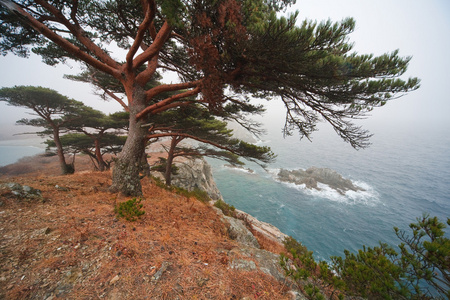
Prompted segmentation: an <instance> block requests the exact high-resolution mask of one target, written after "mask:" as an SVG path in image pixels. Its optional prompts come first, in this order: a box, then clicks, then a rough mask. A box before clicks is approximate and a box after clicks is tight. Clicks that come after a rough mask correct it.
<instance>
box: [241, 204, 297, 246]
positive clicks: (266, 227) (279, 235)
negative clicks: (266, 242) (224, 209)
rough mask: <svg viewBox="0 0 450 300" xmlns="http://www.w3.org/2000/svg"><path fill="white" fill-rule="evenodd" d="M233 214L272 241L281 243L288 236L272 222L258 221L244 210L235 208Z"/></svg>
mask: <svg viewBox="0 0 450 300" xmlns="http://www.w3.org/2000/svg"><path fill="white" fill-rule="evenodd" d="M235 214H236V217H237V218H238V219H240V220H245V222H246V223H247V224H249V225H250V226H251V227H252V229H253V230H254V231H256V232H259V233H261V234H262V235H263V236H265V237H266V238H268V239H270V240H272V241H275V242H278V243H280V244H282V243H283V241H284V240H285V239H286V238H288V237H289V236H288V235H287V234H284V233H283V232H281V231H280V229H278V228H277V227H275V226H273V225H272V224H269V223H266V222H263V221H260V220H258V219H257V218H255V217H253V216H252V215H249V214H248V213H246V212H244V211H241V210H238V209H236V210H235Z"/></svg>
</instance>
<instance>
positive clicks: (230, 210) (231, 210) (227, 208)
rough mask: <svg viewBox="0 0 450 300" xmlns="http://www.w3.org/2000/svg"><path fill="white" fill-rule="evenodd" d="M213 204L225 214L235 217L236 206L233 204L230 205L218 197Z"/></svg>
mask: <svg viewBox="0 0 450 300" xmlns="http://www.w3.org/2000/svg"><path fill="white" fill-rule="evenodd" d="M214 206H215V207H217V208H218V209H220V210H221V211H222V212H223V214H224V215H225V216H229V217H236V213H235V210H236V208H235V207H234V206H233V205H230V204H228V203H226V202H225V201H223V200H220V199H219V200H217V201H216V202H215V203H214Z"/></svg>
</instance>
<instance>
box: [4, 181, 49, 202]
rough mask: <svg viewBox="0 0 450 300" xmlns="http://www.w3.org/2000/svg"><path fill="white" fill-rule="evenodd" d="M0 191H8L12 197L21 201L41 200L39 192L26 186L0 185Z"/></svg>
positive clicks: (14, 184) (12, 183)
mask: <svg viewBox="0 0 450 300" xmlns="http://www.w3.org/2000/svg"><path fill="white" fill-rule="evenodd" d="M0 189H1V190H9V191H10V193H11V194H12V195H14V196H16V197H19V198H22V199H28V200H31V199H34V200H42V194H41V191H40V190H37V189H34V188H32V187H30V186H28V185H20V184H18V183H14V182H11V183H5V184H0Z"/></svg>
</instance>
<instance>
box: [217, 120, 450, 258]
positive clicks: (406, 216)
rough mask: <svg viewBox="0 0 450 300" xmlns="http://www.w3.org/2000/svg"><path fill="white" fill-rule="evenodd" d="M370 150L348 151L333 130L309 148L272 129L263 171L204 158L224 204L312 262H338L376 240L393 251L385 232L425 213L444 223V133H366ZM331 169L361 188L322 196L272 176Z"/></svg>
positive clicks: (448, 142)
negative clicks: (270, 160)
mask: <svg viewBox="0 0 450 300" xmlns="http://www.w3.org/2000/svg"><path fill="white" fill-rule="evenodd" d="M374 133H375V136H374V137H373V138H372V140H371V141H372V143H373V145H372V146H371V147H370V148H369V149H365V150H359V151H356V150H354V149H352V148H351V147H350V146H349V145H347V144H345V143H343V142H342V141H341V140H340V139H339V138H338V137H336V136H335V134H334V132H330V131H327V130H323V131H321V132H320V131H319V132H318V133H317V134H316V135H315V136H314V140H313V142H312V143H310V142H309V141H307V140H302V141H299V140H298V138H295V137H290V138H287V139H283V137H282V135H281V134H280V132H279V131H276V130H274V131H273V132H269V134H268V136H266V137H265V141H262V142H261V143H260V144H261V145H267V146H270V147H271V148H272V150H273V151H274V152H275V153H277V154H278V159H277V161H276V162H275V163H274V164H272V165H270V166H268V172H266V171H264V170H262V169H261V168H258V167H257V166H254V165H249V166H250V167H251V168H252V169H254V170H255V173H254V174H250V173H246V172H243V171H239V170H236V169H231V168H227V167H224V166H223V163H222V162H220V161H217V160H209V162H210V163H211V164H212V166H213V173H214V178H215V179H216V183H217V185H218V187H219V190H220V191H221V193H222V196H223V197H224V199H225V201H226V202H228V203H230V204H232V205H234V206H235V207H236V208H238V209H241V210H244V211H246V212H248V213H250V214H251V215H253V216H255V217H257V218H258V219H259V220H262V221H265V222H269V223H271V224H273V225H275V226H277V227H278V228H279V229H280V230H281V231H282V232H284V233H286V234H288V235H291V236H293V237H294V238H296V239H297V240H298V241H300V242H302V243H303V244H304V245H305V246H307V247H308V249H309V250H312V251H314V253H315V256H316V258H318V259H324V260H328V259H329V257H330V256H332V255H339V256H342V255H343V252H344V249H348V250H351V251H356V250H358V249H361V248H362V246H363V245H366V246H376V245H378V241H383V242H387V243H389V244H391V245H398V244H399V243H400V241H399V240H398V238H397V237H396V236H395V233H394V231H393V227H394V226H397V227H399V228H401V229H408V225H409V223H412V222H415V221H416V218H417V217H420V216H421V215H422V213H424V212H427V213H430V214H431V215H434V216H438V217H439V218H440V219H441V221H446V218H447V217H450V194H449V192H450V155H449V150H450V137H449V136H448V134H447V132H446V130H444V129H442V130H437V129H433V130H425V129H423V128H420V129H417V128H411V127H407V126H404V127H401V128H395V127H390V128H389V129H388V130H381V129H380V130H379V134H377V132H374ZM311 166H316V167H326V168H331V169H334V170H336V171H337V172H339V173H340V174H342V175H343V176H344V177H346V178H349V179H351V180H352V181H353V182H354V183H355V184H357V185H359V186H361V187H363V188H365V189H366V191H365V192H358V193H355V192H348V193H347V194H346V195H345V196H341V195H339V194H338V193H336V192H334V191H332V190H330V189H326V188H325V189H323V190H322V191H311V190H307V189H304V188H301V187H298V186H294V185H292V184H285V183H281V182H278V181H277V180H275V178H274V174H276V172H277V170H278V169H279V168H285V169H291V170H292V169H298V168H302V169H306V168H308V167H311Z"/></svg>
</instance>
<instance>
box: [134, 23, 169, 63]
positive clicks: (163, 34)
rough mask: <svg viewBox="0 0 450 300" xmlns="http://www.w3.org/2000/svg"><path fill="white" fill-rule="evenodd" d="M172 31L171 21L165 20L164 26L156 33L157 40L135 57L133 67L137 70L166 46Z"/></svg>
mask: <svg viewBox="0 0 450 300" xmlns="http://www.w3.org/2000/svg"><path fill="white" fill-rule="evenodd" d="M171 31H172V28H171V27H170V25H169V23H168V22H167V21H165V22H164V24H163V26H162V27H161V29H160V30H159V32H158V34H157V35H156V38H155V40H154V41H153V43H152V44H151V45H150V47H148V48H147V49H146V50H145V51H144V52H142V53H141V54H139V55H138V56H137V57H136V58H135V59H134V61H133V66H132V69H133V70H137V69H138V68H139V67H140V66H142V65H143V64H144V63H145V62H146V61H148V60H149V59H151V58H152V57H153V56H155V55H156V54H157V53H158V52H159V51H160V50H161V48H162V47H163V46H164V43H165V42H166V41H167V39H168V38H169V36H170V33H171Z"/></svg>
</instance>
